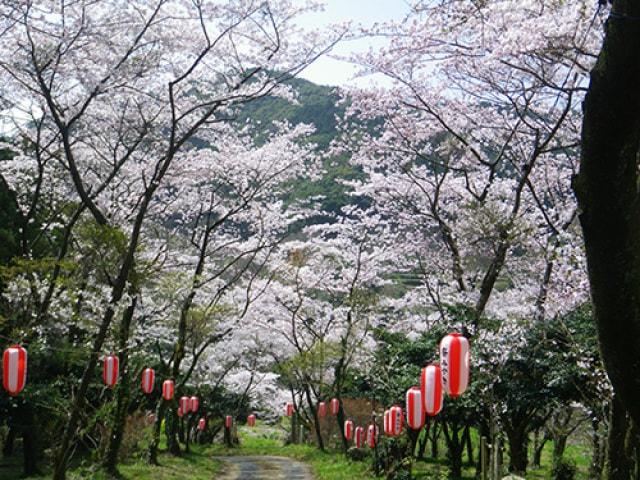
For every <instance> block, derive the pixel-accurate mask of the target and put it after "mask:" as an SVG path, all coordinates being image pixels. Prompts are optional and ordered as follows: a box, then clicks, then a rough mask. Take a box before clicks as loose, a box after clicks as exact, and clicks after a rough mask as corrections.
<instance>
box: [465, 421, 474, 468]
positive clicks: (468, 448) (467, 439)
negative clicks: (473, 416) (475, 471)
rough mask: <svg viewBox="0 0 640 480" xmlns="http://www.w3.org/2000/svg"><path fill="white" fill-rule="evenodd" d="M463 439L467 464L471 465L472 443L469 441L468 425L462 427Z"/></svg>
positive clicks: (469, 431)
mask: <svg viewBox="0 0 640 480" xmlns="http://www.w3.org/2000/svg"><path fill="white" fill-rule="evenodd" d="M463 439H464V445H465V447H466V449H467V462H468V463H469V465H473V443H472V442H471V430H470V429H469V426H468V425H467V426H465V427H464V435H463Z"/></svg>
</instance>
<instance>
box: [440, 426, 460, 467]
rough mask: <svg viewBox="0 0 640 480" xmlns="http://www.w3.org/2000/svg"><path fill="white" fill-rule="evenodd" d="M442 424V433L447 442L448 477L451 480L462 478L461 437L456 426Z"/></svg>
mask: <svg viewBox="0 0 640 480" xmlns="http://www.w3.org/2000/svg"><path fill="white" fill-rule="evenodd" d="M450 423H451V424H448V423H446V422H443V424H442V431H443V432H444V438H445V440H446V442H447V457H448V459H449V468H450V475H451V477H453V478H460V477H461V476H462V452H463V450H464V442H463V437H462V435H461V432H460V429H459V427H458V425H457V424H455V423H453V422H450Z"/></svg>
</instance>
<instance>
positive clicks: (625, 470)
mask: <svg viewBox="0 0 640 480" xmlns="http://www.w3.org/2000/svg"><path fill="white" fill-rule="evenodd" d="M631 430H632V429H631V428H630V423H629V416H628V415H627V412H626V410H625V409H624V406H623V404H622V402H621V401H620V400H619V399H618V398H617V395H614V397H613V401H612V402H611V419H610V421H609V442H608V443H609V447H608V450H607V479H608V480H629V479H630V478H631V470H632V461H631V459H630V458H629V456H628V452H627V442H628V437H629V434H630V431H631Z"/></svg>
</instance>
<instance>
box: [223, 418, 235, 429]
mask: <svg viewBox="0 0 640 480" xmlns="http://www.w3.org/2000/svg"><path fill="white" fill-rule="evenodd" d="M232 425H233V417H232V416H231V415H227V416H226V417H225V418H224V426H225V428H231V426H232Z"/></svg>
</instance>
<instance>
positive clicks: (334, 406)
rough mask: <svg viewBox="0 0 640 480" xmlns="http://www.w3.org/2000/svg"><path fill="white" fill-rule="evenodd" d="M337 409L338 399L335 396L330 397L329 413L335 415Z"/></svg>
mask: <svg viewBox="0 0 640 480" xmlns="http://www.w3.org/2000/svg"><path fill="white" fill-rule="evenodd" d="M339 410H340V400H338V399H337V398H332V399H331V404H330V412H331V415H337V414H338V411H339Z"/></svg>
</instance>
